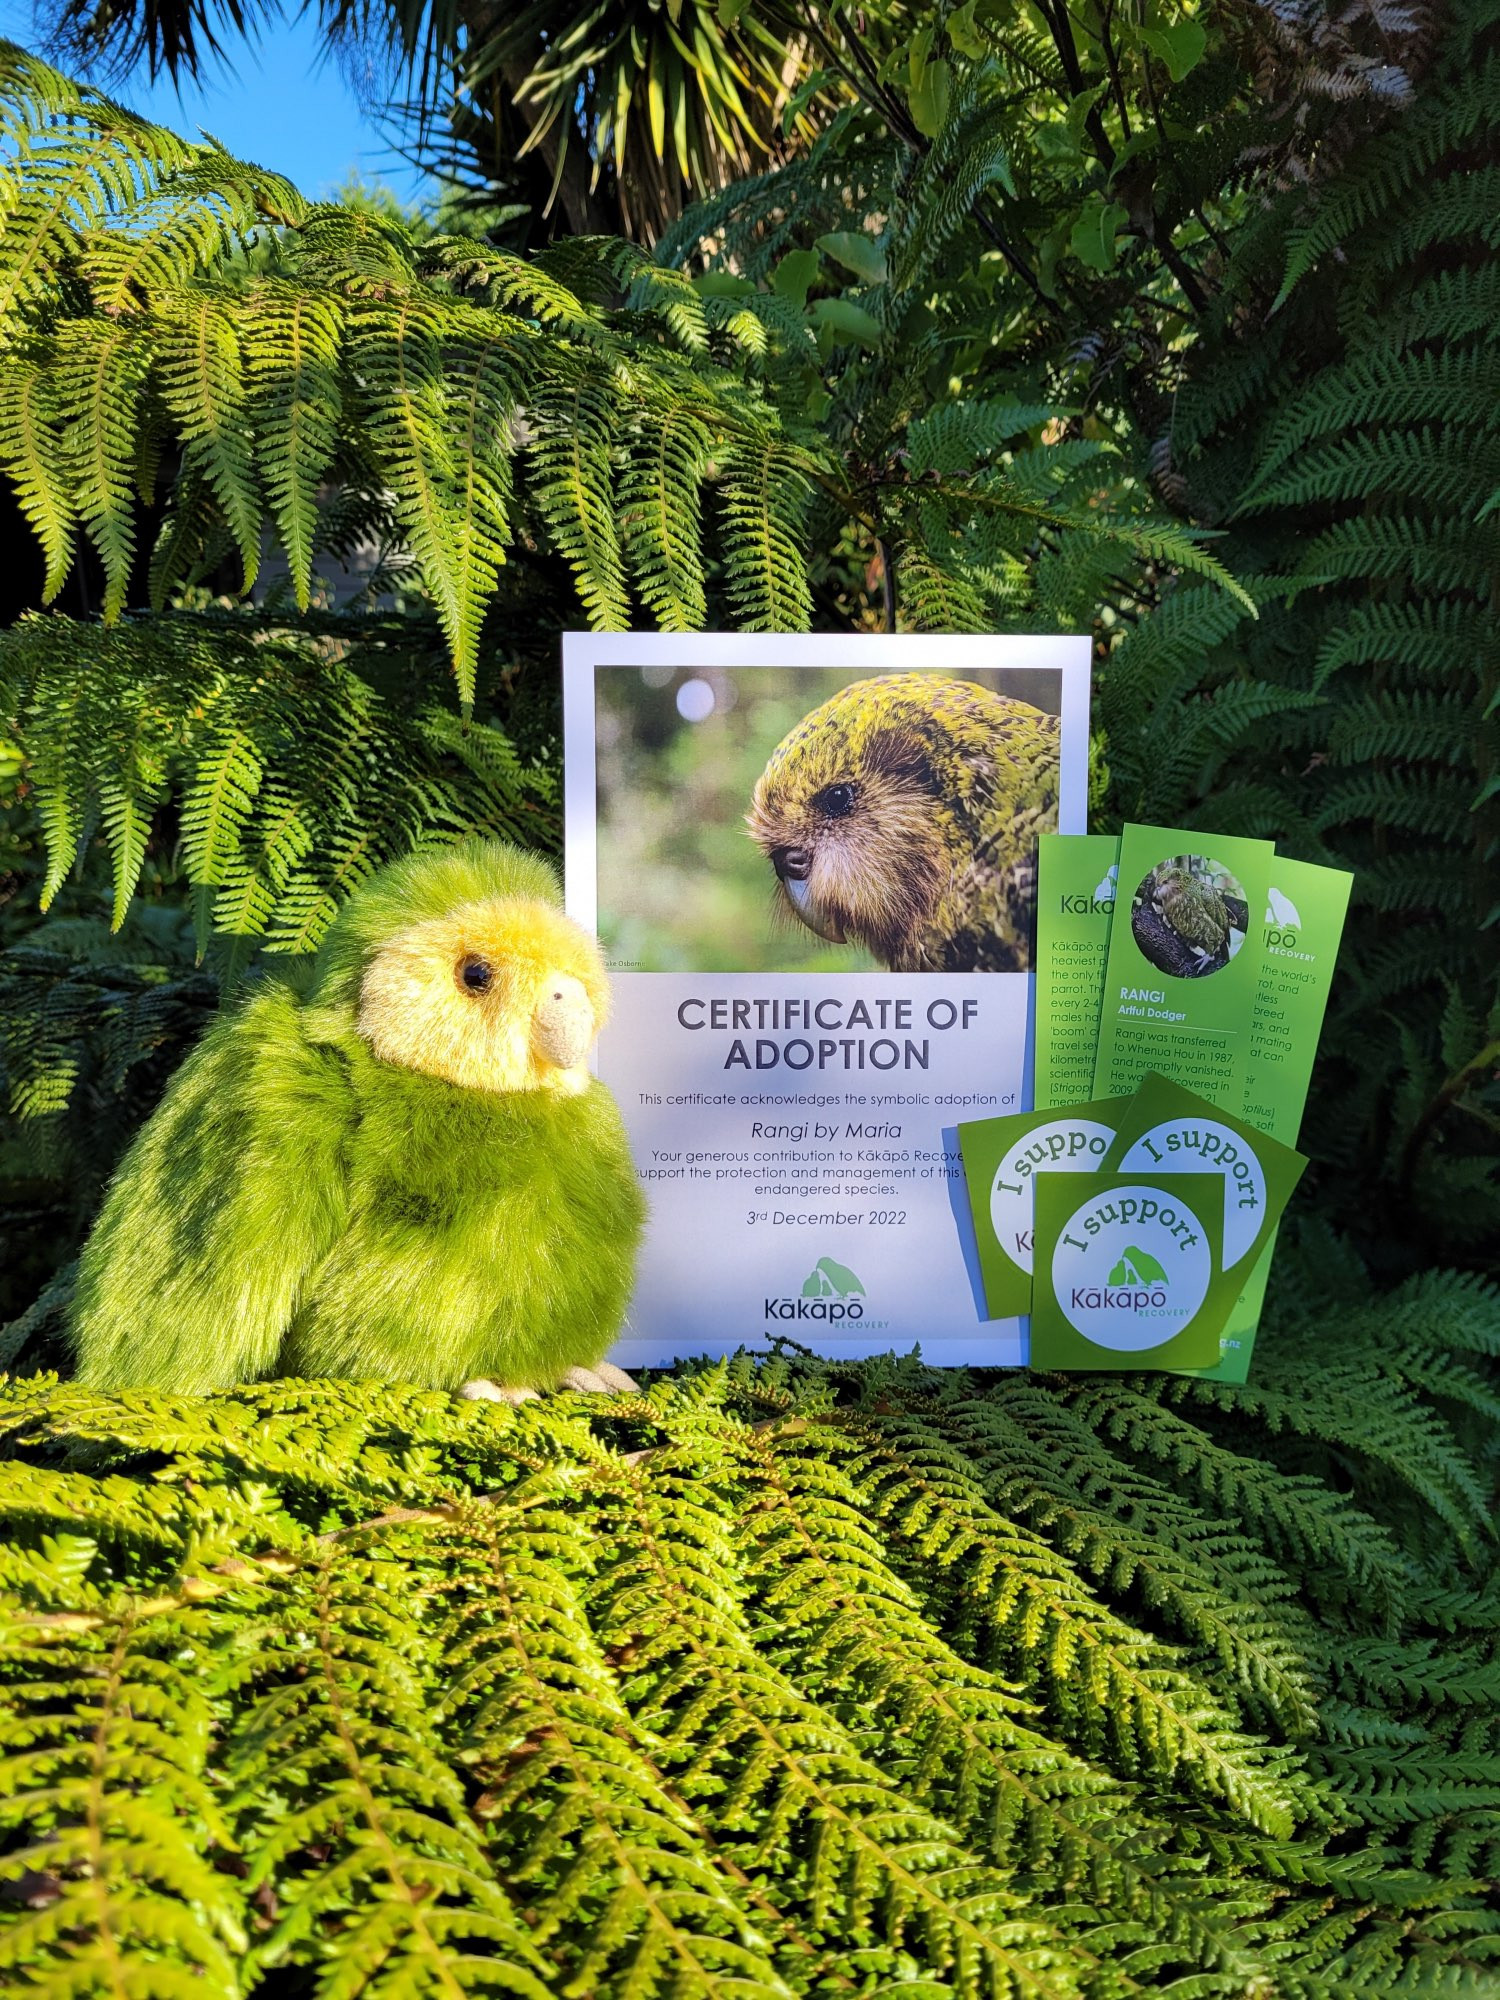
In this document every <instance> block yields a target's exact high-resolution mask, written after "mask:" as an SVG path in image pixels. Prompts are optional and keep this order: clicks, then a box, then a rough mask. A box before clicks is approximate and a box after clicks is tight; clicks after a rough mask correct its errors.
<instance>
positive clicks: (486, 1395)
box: [458, 1375, 537, 1407]
mask: <svg viewBox="0 0 1500 2000" xmlns="http://www.w3.org/2000/svg"><path fill="white" fill-rule="evenodd" d="M458 1393H459V1395H460V1396H462V1397H463V1398H464V1400H465V1402H469V1403H509V1404H511V1405H512V1406H513V1407H514V1405H515V1404H517V1403H529V1402H532V1401H534V1400H535V1397H536V1394H537V1392H536V1390H535V1389H502V1388H501V1386H500V1384H499V1383H498V1382H491V1381H490V1380H489V1378H488V1377H487V1376H484V1375H480V1376H476V1378H475V1379H474V1381H472V1382H465V1383H464V1385H463V1387H462V1388H461V1389H460V1390H459V1392H458Z"/></svg>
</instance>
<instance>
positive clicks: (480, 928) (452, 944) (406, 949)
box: [359, 897, 609, 1094]
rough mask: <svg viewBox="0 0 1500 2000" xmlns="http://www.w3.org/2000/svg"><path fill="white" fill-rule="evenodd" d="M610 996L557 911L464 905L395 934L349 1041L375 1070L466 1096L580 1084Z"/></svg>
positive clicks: (592, 954) (579, 938)
mask: <svg viewBox="0 0 1500 2000" xmlns="http://www.w3.org/2000/svg"><path fill="white" fill-rule="evenodd" d="M608 998H609V988H608V983H607V981H606V979H605V975H604V967H603V965H602V963H601V961H600V958H599V952H598V948H597V947H596V945H595V944H594V941H593V939H592V938H590V937H589V936H588V935H587V933H586V932H584V931H583V930H581V929H580V928H579V927H578V925H577V924H575V923H573V922H572V921H571V919H569V918H568V917H565V916H564V915H563V913H562V911H561V910H558V909H554V908H553V907H552V906H551V905H550V904H547V903H542V902H533V901H530V900H527V899H522V898H520V897H507V898H503V899H501V898H496V899H494V900H491V901H485V902H475V903H464V904H460V905H459V906H458V907H457V908H456V909H454V910H451V911H449V912H447V913H446V914H445V915H443V916H440V917H431V918H428V919H426V920H425V921H423V922H420V923H414V924H412V925H411V926H410V928H408V929H406V930H403V931H399V932H397V934H396V935H395V936H394V937H393V938H391V939H390V940H389V941H388V942H387V943H386V944H384V945H382V946H381V948H380V950H379V951H378V952H377V953H376V954H375V956H374V958H373V959H372V960H371V961H370V964H369V966H368V967H367V969H366V971H365V975H364V979H363V981H362V983H361V986H360V995H359V1031H360V1033H361V1034H362V1035H363V1036H364V1038H365V1040H366V1041H367V1042H368V1043H369V1044H370V1046H371V1048H372V1049H373V1050H374V1051H375V1053H376V1055H377V1056H379V1057H380V1059H381V1061H382V1062H388V1063H394V1064H396V1065H397V1066H398V1067H400V1068H402V1069H413V1070H419V1071H421V1072H422V1073H423V1074H424V1075H426V1076H439V1077H442V1078H444V1079H445V1080H446V1081H447V1082H449V1083H456V1084H459V1085H461V1086H462V1087H463V1088H464V1089H466V1090H493V1091H514V1090H552V1091H559V1092H562V1093H563V1094H573V1093H576V1092H578V1091H581V1090H584V1089H586V1088H587V1085H588V1080H589V1077H588V1053H589V1050H590V1048H591V1047H592V1046H593V1042H594V1037H595V1036H596V1035H597V1034H598V1032H599V1029H600V1028H601V1027H602V1026H603V1023H604V1017H605V1014H606V1012H607V1009H608Z"/></svg>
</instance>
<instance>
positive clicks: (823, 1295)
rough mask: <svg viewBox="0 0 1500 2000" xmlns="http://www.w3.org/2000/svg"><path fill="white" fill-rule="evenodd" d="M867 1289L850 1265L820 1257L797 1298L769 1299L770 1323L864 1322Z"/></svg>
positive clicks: (767, 1311) (835, 1323) (828, 1323)
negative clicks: (800, 1321)
mask: <svg viewBox="0 0 1500 2000" xmlns="http://www.w3.org/2000/svg"><path fill="white" fill-rule="evenodd" d="M864 1301H865V1288H864V1286H863V1285H862V1284H861V1283H860V1281H859V1279H858V1278H857V1277H856V1276H855V1275H854V1273H853V1272H852V1271H851V1270H850V1269H849V1266H848V1265H847V1264H840V1263H837V1262H836V1261H835V1260H834V1259H833V1258H832V1257H820V1258H819V1259H818V1261H817V1263H816V1264H814V1265H813V1267H812V1269H811V1270H810V1271H809V1272H808V1274H807V1276H806V1277H805V1278H804V1279H803V1281H802V1290H801V1293H800V1294H799V1295H798V1296H797V1297H796V1298H782V1299H767V1300H766V1301H765V1308H766V1318H767V1319H804V1320H822V1321H823V1322H824V1324H825V1325H838V1324H839V1323H840V1322H841V1321H846V1320H855V1321H858V1320H862V1319H863V1318H864V1316H865V1304H864Z"/></svg>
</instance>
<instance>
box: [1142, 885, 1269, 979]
mask: <svg viewBox="0 0 1500 2000" xmlns="http://www.w3.org/2000/svg"><path fill="white" fill-rule="evenodd" d="M1249 921H1250V906H1249V903H1248V902H1247V900H1246V897H1245V891H1244V889H1243V888H1242V887H1241V886H1240V884H1239V882H1238V881H1237V880H1236V879H1235V877H1234V875H1233V874H1231V872H1230V871H1229V869H1227V868H1226V867H1224V865H1223V863H1222V862H1218V861H1215V860H1213V859H1212V857H1211V856H1209V855H1206V854H1174V855H1172V856H1171V857H1170V858H1169V859H1168V860H1166V861H1158V862H1157V864H1156V866H1155V867H1154V868H1153V869H1152V870H1151V872H1150V874H1149V875H1147V876H1145V877H1144V878H1143V879H1142V881H1141V884H1140V886H1139V888H1137V890H1136V892H1135V894H1134V896H1132V898H1131V901H1130V928H1131V932H1132V934H1133V935H1134V937H1135V941H1136V944H1137V945H1138V946H1139V948H1140V950H1141V952H1142V953H1143V954H1144V956H1145V957H1146V958H1148V959H1149V960H1150V961H1151V963H1152V965H1154V966H1155V967H1156V969H1157V971H1158V972H1164V973H1165V974H1166V975H1167V977H1168V978H1169V979H1205V978H1207V977H1208V975H1209V974H1210V973H1214V972H1222V971H1223V970H1224V967H1225V966H1226V965H1228V963H1229V961H1230V960H1231V959H1232V958H1233V957H1234V955H1235V953H1236V952H1237V951H1238V950H1239V949H1240V947H1241V945H1242V944H1243V943H1244V942H1245V931H1246V927H1247V925H1248V924H1249Z"/></svg>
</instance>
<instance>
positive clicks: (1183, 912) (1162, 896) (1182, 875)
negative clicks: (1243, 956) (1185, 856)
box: [1156, 863, 1229, 958]
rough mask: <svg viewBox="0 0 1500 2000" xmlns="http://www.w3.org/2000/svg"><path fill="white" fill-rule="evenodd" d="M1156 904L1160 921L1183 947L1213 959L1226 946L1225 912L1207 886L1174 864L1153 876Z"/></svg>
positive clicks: (1207, 883)
mask: <svg viewBox="0 0 1500 2000" xmlns="http://www.w3.org/2000/svg"><path fill="white" fill-rule="evenodd" d="M1156 900H1157V902H1158V904H1159V905H1160V906H1161V913H1162V917H1163V919H1164V920H1165V921H1166V923H1167V924H1168V925H1169V926H1170V928H1171V929H1172V930H1174V931H1175V932H1176V933H1177V935H1178V937H1180V938H1181V939H1182V941H1183V943H1184V944H1185V945H1188V946H1190V947H1191V949H1192V950H1193V951H1195V952H1198V953H1200V954H1201V955H1202V956H1203V957H1205V958H1215V957H1217V956H1218V954H1219V953H1220V952H1221V951H1223V950H1224V949H1225V948H1226V946H1227V945H1228V943H1229V911H1228V908H1227V907H1226V905H1225V902H1224V898H1223V897H1222V896H1221V895H1220V894H1219V892H1218V890H1217V889H1216V888H1215V887H1214V886H1213V884H1212V883H1211V882H1206V881H1204V880H1203V878H1202V877H1201V876H1199V875H1195V874H1193V873H1192V871H1191V870H1190V869H1187V868H1182V867H1179V866H1177V865H1176V864H1175V863H1173V864H1171V865H1170V866H1168V867H1164V868H1161V869H1159V870H1158V871H1157V875H1156Z"/></svg>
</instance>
